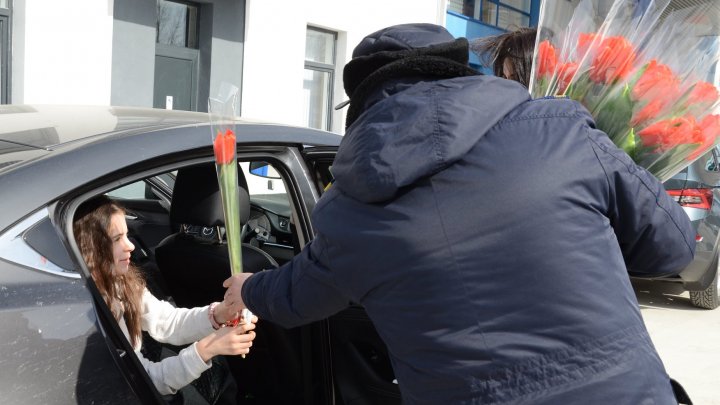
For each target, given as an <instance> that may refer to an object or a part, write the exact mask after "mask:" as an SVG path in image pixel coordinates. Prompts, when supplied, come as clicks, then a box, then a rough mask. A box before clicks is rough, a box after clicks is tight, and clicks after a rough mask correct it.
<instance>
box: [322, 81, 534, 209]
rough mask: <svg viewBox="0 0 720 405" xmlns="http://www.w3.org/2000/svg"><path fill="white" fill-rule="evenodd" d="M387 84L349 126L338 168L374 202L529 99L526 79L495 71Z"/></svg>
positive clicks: (351, 190) (352, 191) (344, 180)
mask: <svg viewBox="0 0 720 405" xmlns="http://www.w3.org/2000/svg"><path fill="white" fill-rule="evenodd" d="M381 92H382V97H384V98H382V99H381V100H380V101H378V102H376V103H375V104H374V105H373V106H372V107H370V108H369V109H368V110H366V111H365V112H364V113H363V114H362V115H361V116H360V117H359V118H358V120H357V121H356V122H355V123H354V124H353V125H352V126H351V127H350V128H349V129H348V131H347V132H346V134H345V137H344V138H343V140H342V142H341V143H340V148H339V149H338V153H337V156H336V157H335V161H334V163H333V168H332V170H333V175H334V177H335V185H336V186H337V187H339V188H340V190H341V191H343V192H344V193H345V194H348V195H350V196H351V197H353V198H355V199H357V200H360V201H363V202H367V203H376V202H382V201H386V200H389V199H391V198H393V197H394V196H395V195H396V194H398V193H399V192H400V191H401V190H402V188H403V187H407V186H410V185H412V184H413V183H415V182H417V181H419V180H421V179H423V178H424V177H428V176H431V175H433V174H435V173H437V172H439V171H441V170H443V169H445V168H447V167H448V166H450V165H451V164H453V163H455V162H457V161H458V160H459V159H461V158H462V157H463V156H464V155H465V154H467V153H468V152H469V151H470V150H471V149H472V148H473V147H474V146H475V145H476V144H477V143H478V142H479V141H480V140H481V139H482V138H483V137H484V136H485V134H486V133H487V132H488V131H489V130H490V129H491V128H493V127H494V126H495V125H496V124H497V123H498V122H499V121H500V120H502V118H503V117H504V116H505V115H507V114H508V113H509V112H510V111H512V110H513V109H514V108H515V107H517V106H518V105H519V104H521V103H523V102H525V101H527V100H529V99H530V95H529V94H528V91H527V89H526V88H525V87H523V86H522V85H520V84H519V83H516V82H514V81H511V80H506V79H500V78H497V77H494V76H470V77H459V78H454V79H445V80H437V81H420V82H415V83H407V82H402V81H399V82H393V83H388V84H387V85H386V86H385V87H384V88H383V90H382V91H381Z"/></svg>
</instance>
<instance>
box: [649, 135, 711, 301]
mask: <svg viewBox="0 0 720 405" xmlns="http://www.w3.org/2000/svg"><path fill="white" fill-rule="evenodd" d="M664 185H665V189H666V190H667V192H668V193H669V194H670V195H671V196H673V198H675V201H677V202H678V203H679V204H680V205H682V206H683V209H684V210H685V213H687V215H688V216H689V217H690V220H691V221H692V223H693V226H694V227H695V229H696V231H697V236H696V237H695V239H696V243H697V245H696V248H695V259H694V260H693V261H692V262H691V263H690V264H689V265H688V266H687V267H686V268H685V269H684V270H683V271H682V273H680V275H679V277H676V278H668V279H663V280H665V281H673V282H679V283H682V285H683V287H684V288H685V289H686V290H687V291H689V292H690V300H691V301H692V303H693V305H695V306H697V307H700V308H707V309H715V308H717V307H718V305H720V297H719V296H718V254H719V253H720V251H719V250H718V242H719V236H720V150H719V149H718V147H715V148H713V149H712V150H711V151H710V152H708V153H707V154H705V155H703V156H702V157H700V158H699V159H698V160H696V161H695V162H693V163H692V164H691V165H690V166H688V167H687V168H685V169H684V170H683V171H681V172H680V173H678V174H677V175H675V176H674V177H673V178H671V179H670V180H668V181H666V182H665V184H664Z"/></svg>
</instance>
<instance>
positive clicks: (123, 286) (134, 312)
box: [73, 196, 257, 401]
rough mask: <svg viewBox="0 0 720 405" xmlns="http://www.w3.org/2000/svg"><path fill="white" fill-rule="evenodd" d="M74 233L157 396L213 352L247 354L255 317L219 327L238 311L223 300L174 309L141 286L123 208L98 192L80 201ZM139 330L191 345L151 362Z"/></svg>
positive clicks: (190, 375)
mask: <svg viewBox="0 0 720 405" xmlns="http://www.w3.org/2000/svg"><path fill="white" fill-rule="evenodd" d="M73 232H74V235H75V240H76V241H77V244H78V247H79V248H80V251H81V253H82V256H83V259H84V260H85V263H86V264H87V266H88V268H89V270H90V275H91V276H92V278H93V281H94V282H95V285H96V286H97V288H98V290H99V291H100V294H101V295H102V297H103V299H104V300H105V303H106V304H107V305H108V307H109V308H110V310H111V311H112V314H113V316H114V317H115V319H116V320H117V321H118V323H119V325H120V329H121V330H122V331H123V333H124V334H125V336H126V337H127V338H128V340H129V341H130V343H131V345H132V347H133V348H134V349H135V353H136V355H137V356H138V358H139V360H140V362H141V363H142V365H143V367H144V368H145V370H146V371H147V373H148V375H149V376H150V379H151V380H152V382H153V384H155V387H156V388H157V390H158V392H159V393H160V394H163V395H171V394H175V393H176V392H177V391H178V390H180V389H182V388H184V387H185V386H187V385H188V384H190V383H191V382H193V381H194V380H196V379H197V378H198V377H200V374H201V373H203V372H204V371H206V370H208V369H210V367H211V359H212V358H213V357H215V356H218V355H237V354H246V353H248V352H249V350H250V347H251V346H252V341H253V339H254V338H255V332H254V331H253V329H255V323H256V322H257V317H253V319H252V322H251V323H247V324H246V323H242V324H241V325H239V326H237V327H222V326H221V325H224V324H225V323H226V322H227V321H230V320H232V319H234V318H236V317H237V315H238V314H237V311H235V310H234V309H232V308H231V307H230V306H228V305H226V304H225V303H213V304H210V305H208V306H205V307H200V308H192V309H187V308H175V307H174V306H172V305H171V304H170V303H168V302H166V301H160V300H158V299H157V298H155V296H153V295H152V294H151V293H150V292H149V291H148V290H147V289H146V287H145V280H144V279H143V277H142V275H141V273H140V271H139V270H138V269H137V268H136V267H135V266H134V265H133V264H132V263H131V262H130V256H131V253H132V251H133V250H134V249H135V247H134V245H133V244H132V243H131V242H130V240H129V239H128V234H127V224H126V222H125V210H124V209H123V208H122V207H121V206H120V205H118V204H117V203H116V202H113V201H112V200H110V199H109V198H107V197H105V196H99V197H95V198H93V199H91V200H89V201H87V202H85V203H83V205H82V206H81V207H80V208H79V209H78V211H77V212H76V215H75V220H74V222H73ZM142 331H147V332H148V333H149V335H150V336H151V337H152V338H154V339H155V340H157V341H159V342H164V343H170V344H172V345H185V344H190V346H188V347H186V348H184V349H182V350H181V351H180V352H179V353H178V354H177V355H176V356H172V357H167V358H164V359H162V360H161V361H159V362H152V361H150V360H148V359H146V358H145V357H144V356H143V355H142V353H141V352H140V350H141V348H142V335H141V332H142ZM233 384H234V383H233ZM232 399H233V401H234V396H233V398H232Z"/></svg>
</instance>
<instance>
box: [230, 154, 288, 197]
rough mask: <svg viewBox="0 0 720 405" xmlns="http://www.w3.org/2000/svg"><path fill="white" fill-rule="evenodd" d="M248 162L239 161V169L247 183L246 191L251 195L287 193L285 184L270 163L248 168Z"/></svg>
mask: <svg viewBox="0 0 720 405" xmlns="http://www.w3.org/2000/svg"><path fill="white" fill-rule="evenodd" d="M250 164H251V163H250V162H240V171H242V173H243V175H244V176H245V180H246V181H247V183H248V193H249V194H250V197H251V198H252V196H253V195H265V194H287V192H286V190H285V184H284V183H283V180H282V177H281V176H280V174H279V173H278V172H277V170H276V169H275V168H274V167H273V166H272V165H271V164H266V165H263V167H262V169H259V170H258V169H254V170H251V169H250Z"/></svg>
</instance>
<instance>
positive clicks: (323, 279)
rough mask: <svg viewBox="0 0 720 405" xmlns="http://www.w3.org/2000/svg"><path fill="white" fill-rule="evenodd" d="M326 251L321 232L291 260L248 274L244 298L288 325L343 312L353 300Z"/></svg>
mask: <svg viewBox="0 0 720 405" xmlns="http://www.w3.org/2000/svg"><path fill="white" fill-rule="evenodd" d="M326 255H327V250H326V241H325V240H324V238H323V237H322V236H318V237H317V238H315V239H314V240H313V241H312V242H311V243H309V244H308V245H306V246H305V248H304V249H303V250H302V252H300V254H299V255H297V256H295V257H294V258H293V260H291V261H290V262H288V263H286V264H284V265H283V266H281V267H280V268H277V269H272V270H264V271H262V272H260V273H256V274H254V275H253V276H252V277H250V278H248V279H247V280H246V281H245V284H244V285H243V288H242V298H243V302H244V303H245V305H246V306H247V307H248V308H249V309H250V310H251V311H252V312H253V313H254V314H255V315H257V316H258V317H259V318H261V319H267V320H269V321H271V322H274V323H277V324H279V325H282V326H283V327H286V328H290V327H295V326H299V325H303V324H307V323H310V322H314V321H317V320H320V319H323V318H326V317H328V316H330V315H333V314H335V313H337V312H339V311H340V310H342V309H344V308H345V307H347V306H348V305H349V302H350V300H349V299H348V298H347V296H346V295H345V294H344V293H343V292H342V291H341V290H340V289H339V288H338V287H337V285H336V283H335V278H334V274H333V272H332V270H331V269H330V268H329V266H328V263H329V261H328V258H327V256H326Z"/></svg>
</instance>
